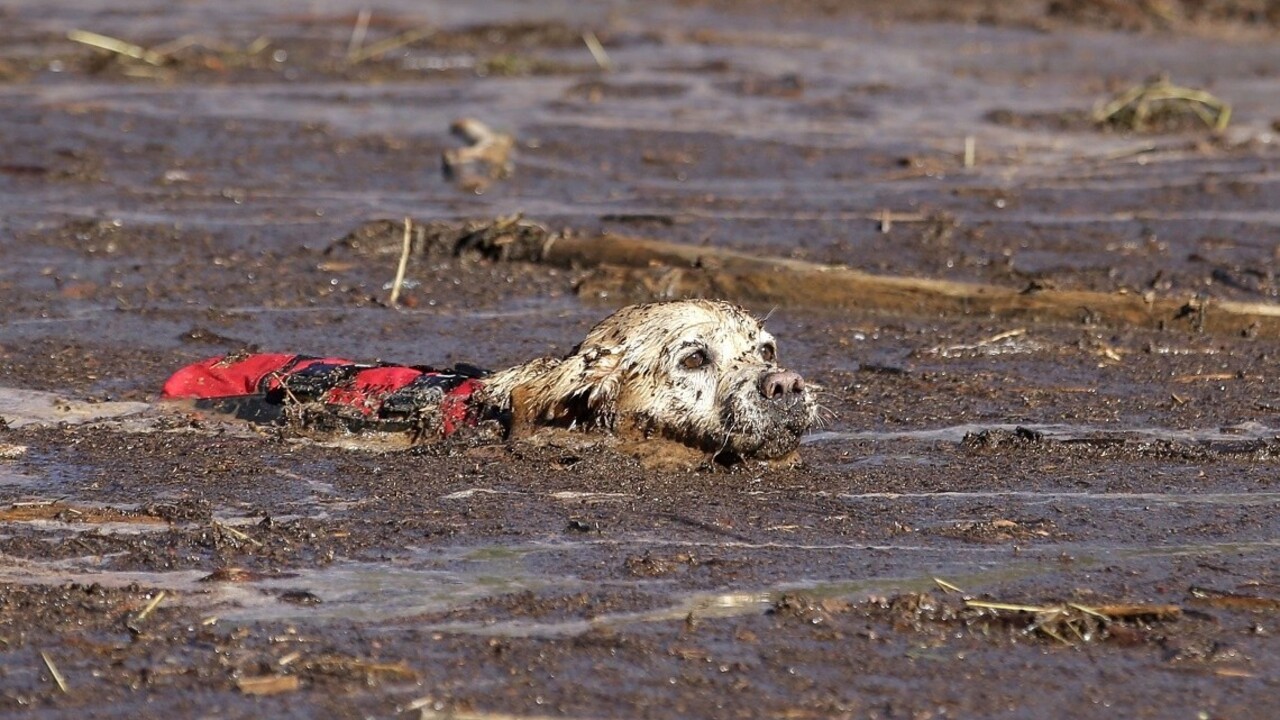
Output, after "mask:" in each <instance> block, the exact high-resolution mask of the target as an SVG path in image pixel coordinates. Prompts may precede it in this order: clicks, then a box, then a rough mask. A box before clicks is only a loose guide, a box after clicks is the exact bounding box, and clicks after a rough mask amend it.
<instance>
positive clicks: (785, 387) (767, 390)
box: [760, 370, 804, 399]
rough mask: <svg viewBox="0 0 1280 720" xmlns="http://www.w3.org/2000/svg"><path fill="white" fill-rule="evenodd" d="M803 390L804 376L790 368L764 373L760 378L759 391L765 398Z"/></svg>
mask: <svg viewBox="0 0 1280 720" xmlns="http://www.w3.org/2000/svg"><path fill="white" fill-rule="evenodd" d="M803 391H804V378H802V377H800V373H796V372H791V371H790V370H779V371H777V372H770V373H765V374H764V376H762V377H761V378H760V392H761V393H762V394H763V395H764V396H765V397H767V398H769V399H773V398H777V397H785V396H787V395H790V394H793V393H800V392H803Z"/></svg>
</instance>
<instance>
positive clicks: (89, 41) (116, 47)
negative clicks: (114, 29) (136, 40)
mask: <svg viewBox="0 0 1280 720" xmlns="http://www.w3.org/2000/svg"><path fill="white" fill-rule="evenodd" d="M67 39H68V40H70V41H72V42H78V43H81V44H83V45H89V46H90V47H96V48H99V49H101V50H107V51H108V52H113V53H116V54H117V55H124V56H125V57H131V58H133V59H134V60H141V61H142V62H145V63H148V64H151V65H163V64H164V56H163V55H160V54H159V53H155V52H152V51H150V50H148V49H146V48H144V47H142V46H141V45H134V44H133V43H131V42H126V41H124V40H121V39H120V38H113V37H111V36H110V35H100V34H98V33H96V32H89V31H88V30H71V31H68V32H67Z"/></svg>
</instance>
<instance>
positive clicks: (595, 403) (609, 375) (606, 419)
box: [511, 348, 622, 436]
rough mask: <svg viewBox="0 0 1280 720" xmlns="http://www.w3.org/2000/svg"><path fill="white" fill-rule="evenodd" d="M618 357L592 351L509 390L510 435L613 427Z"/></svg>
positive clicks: (618, 382) (611, 352) (614, 353)
mask: <svg viewBox="0 0 1280 720" xmlns="http://www.w3.org/2000/svg"><path fill="white" fill-rule="evenodd" d="M620 358H621V355H620V354H619V353H618V352H617V351H615V350H612V349H609V348H592V349H590V350H587V351H585V352H581V353H578V354H575V355H571V356H569V357H567V358H565V359H564V360H562V361H560V362H559V363H558V364H556V365H555V366H554V367H551V368H549V369H547V370H546V371H545V372H542V373H539V374H537V375H535V376H534V377H531V378H528V379H527V380H525V381H524V382H522V383H520V384H519V385H517V386H516V387H514V388H512V390H511V415H512V434H513V435H516V436H519V435H521V434H523V433H524V432H527V431H530V430H532V429H533V428H534V427H537V426H540V425H559V426H565V427H569V426H574V425H593V426H598V427H612V426H613V422H614V420H615V418H616V409H617V401H618V392H619V390H620V388H621V386H622V382H621V373H620V372H619V364H620V363H619V361H620Z"/></svg>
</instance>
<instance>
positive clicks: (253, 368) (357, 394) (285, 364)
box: [162, 354, 488, 436]
mask: <svg viewBox="0 0 1280 720" xmlns="http://www.w3.org/2000/svg"><path fill="white" fill-rule="evenodd" d="M487 374H488V373H487V372H486V371H484V370H480V369H479V368H473V367H470V366H467V365H458V366H455V367H454V368H453V369H451V370H436V369H433V368H429V367H410V366H406V365H362V364H359V363H355V362H352V361H350V360H346V359H343V358H332V357H326V358H318V357H310V356H306V355H284V354H262V355H248V356H244V357H232V356H225V357H215V358H209V359H208V360H204V361H202V362H198V363H196V364H194V365H188V366H186V367H184V368H182V369H181V370H179V371H178V372H176V373H174V374H173V375H172V376H171V377H170V378H169V379H168V380H167V381H165V384H164V392H163V395H162V397H165V398H195V399H196V400H197V405H200V404H201V402H202V401H208V402H207V403H206V406H210V407H214V406H216V407H219V409H224V410H225V409H230V410H234V411H235V412H236V414H237V415H241V416H243V417H249V418H251V419H256V420H274V419H277V418H278V417H279V415H280V412H281V411H282V410H283V408H284V406H286V405H289V404H291V403H320V404H321V405H323V406H324V407H325V408H326V409H327V410H332V411H333V412H334V413H335V415H342V416H344V417H346V416H353V413H352V412H351V410H355V411H356V414H354V416H355V418H356V419H361V418H363V419H364V420H367V421H369V422H372V423H375V424H376V423H386V424H388V425H394V424H395V423H397V422H407V421H410V420H412V419H414V418H415V417H419V416H421V413H422V412H423V411H424V410H431V409H433V408H434V409H438V411H439V423H440V434H441V435H445V436H448V435H452V434H453V433H455V432H457V431H458V430H459V429H460V428H462V427H466V426H469V425H475V424H476V423H477V422H478V420H479V418H478V413H476V412H473V411H472V408H471V399H472V396H473V395H474V394H475V392H476V391H477V390H479V389H480V388H481V387H483V386H484V385H483V383H482V382H481V380H480V379H481V378H483V377H484V376H485V375H487ZM215 401H221V402H215ZM227 401H231V402H230V403H229V404H228V402H227Z"/></svg>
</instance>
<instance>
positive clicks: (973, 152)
mask: <svg viewBox="0 0 1280 720" xmlns="http://www.w3.org/2000/svg"><path fill="white" fill-rule="evenodd" d="M977 155H978V140H977V138H975V137H974V136H972V135H965V136H964V166H965V167H966V168H971V167H973V165H974V162H975V161H976V160H977Z"/></svg>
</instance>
